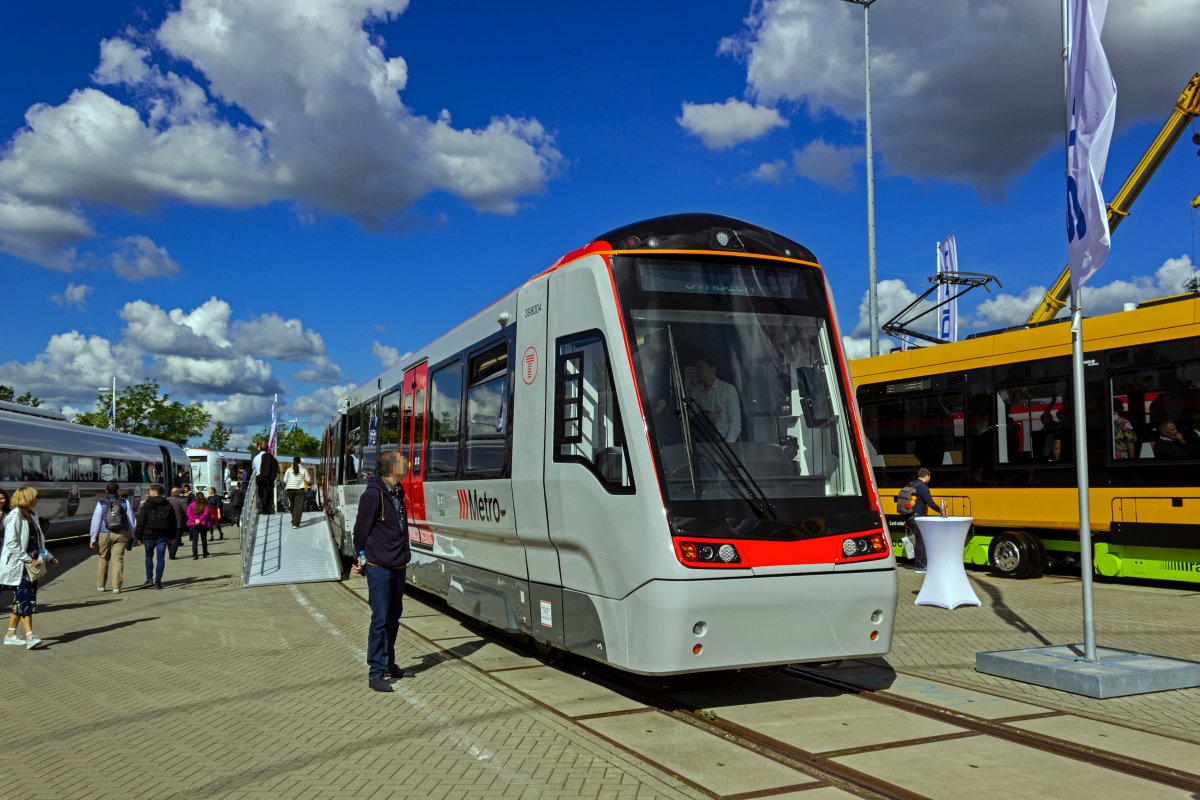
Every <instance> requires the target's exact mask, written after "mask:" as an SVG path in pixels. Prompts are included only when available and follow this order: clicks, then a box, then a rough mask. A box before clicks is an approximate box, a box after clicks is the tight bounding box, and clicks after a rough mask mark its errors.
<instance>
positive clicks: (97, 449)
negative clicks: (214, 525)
mask: <svg viewBox="0 0 1200 800" xmlns="http://www.w3.org/2000/svg"><path fill="white" fill-rule="evenodd" d="M0 444H3V445H4V446H7V447H16V448H19V449H23V450H45V451H48V452H53V453H70V454H75V455H83V456H87V455H101V454H103V455H108V456H127V457H129V458H145V457H147V456H156V455H161V454H160V453H159V450H158V448H160V447H165V448H167V449H168V450H170V451H173V454H174V455H178V454H179V453H180V452H182V450H183V448H182V447H180V446H179V445H178V444H176V443H175V442H168V441H165V440H163V439H152V438H150V437H148V436H138V435H136V434H132V433H121V432H119V431H110V430H106V429H104V428H93V427H92V426H90V425H80V424H79V423H77V422H67V421H64V420H56V419H44V418H42V417H34V416H30V415H28V414H21V413H14V412H11V411H6V410H2V409H0Z"/></svg>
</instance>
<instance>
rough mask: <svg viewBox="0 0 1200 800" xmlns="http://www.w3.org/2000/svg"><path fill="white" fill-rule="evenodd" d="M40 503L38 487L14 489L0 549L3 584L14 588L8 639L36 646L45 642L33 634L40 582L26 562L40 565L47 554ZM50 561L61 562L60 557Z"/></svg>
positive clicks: (26, 645) (1, 583)
mask: <svg viewBox="0 0 1200 800" xmlns="http://www.w3.org/2000/svg"><path fill="white" fill-rule="evenodd" d="M36 505H37V489H33V488H30V487H28V486H22V487H21V488H20V489H17V490H16V491H15V492H13V496H12V506H13V509H12V511H10V512H9V513H8V516H7V517H5V519H4V548H3V549H2V550H0V586H6V587H9V588H12V589H13V590H14V594H15V597H14V598H13V606H12V614H11V615H10V616H9V618H8V630H7V631H6V632H5V634H4V643H5V644H11V645H25V649H26V650H32V649H33V648H35V647H37V646H38V645H40V644H41V643H42V640H41V639H39V638H38V637H36V636H34V635H33V612H34V611H35V610H36V609H37V583H36V582H32V581H30V580H29V575H28V574H27V573H26V572H25V565H26V564H35V565H40V564H41V562H42V558H43V557H44V556H45V555H47V551H46V537H45V536H44V535H43V534H42V526H41V523H40V522H39V521H38V516H37V514H36V513H35V512H34V510H33V507H34V506H36ZM50 563H51V564H52V565H54V566H58V559H57V558H53V557H51V558H50ZM17 623H21V624H22V625H23V627H24V628H25V638H23V639H22V638H20V637H18V636H17Z"/></svg>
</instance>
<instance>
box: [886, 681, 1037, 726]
mask: <svg viewBox="0 0 1200 800" xmlns="http://www.w3.org/2000/svg"><path fill="white" fill-rule="evenodd" d="M888 692H889V693H890V694H896V695H899V696H901V697H907V698H909V699H911V700H920V701H921V702H923V703H928V704H929V705H932V706H936V707H938V708H945V709H950V710H952V711H959V712H961V713H963V714H971V715H972V716H976V717H981V718H983V719H1004V718H1006V717H1020V716H1024V715H1026V714H1040V713H1044V712H1046V711H1047V710H1048V709H1047V708H1046V707H1045V706H1036V705H1032V704H1030V703H1022V702H1020V701H1018V700H1010V699H1008V698H1006V697H997V696H996V695H994V694H985V693H984V692H977V691H974V690H973V689H963V688H960V687H958V686H953V685H951V684H948V683H942V682H940V681H934V680H929V679H927V678H919V677H916V676H914V675H905V674H903V673H900V674H898V675H897V676H896V680H895V682H894V683H892V685H891V687H890V688H889V689H888Z"/></svg>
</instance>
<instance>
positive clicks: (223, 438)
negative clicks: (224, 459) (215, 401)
mask: <svg viewBox="0 0 1200 800" xmlns="http://www.w3.org/2000/svg"><path fill="white" fill-rule="evenodd" d="M231 436H233V428H230V427H229V426H227V425H226V424H225V423H224V422H221V421H220V420H217V424H216V425H215V426H214V427H213V429H212V432H210V433H209V434H208V441H207V442H205V443H204V444H202V445H200V446H201V447H207V448H208V449H209V450H224V449H226V448H227V447H229V437H231Z"/></svg>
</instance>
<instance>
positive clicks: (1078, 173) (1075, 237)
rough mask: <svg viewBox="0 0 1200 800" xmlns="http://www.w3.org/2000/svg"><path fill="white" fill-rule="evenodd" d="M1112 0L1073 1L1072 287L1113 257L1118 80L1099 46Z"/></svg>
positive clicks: (1069, 217)
mask: <svg viewBox="0 0 1200 800" xmlns="http://www.w3.org/2000/svg"><path fill="white" fill-rule="evenodd" d="M1107 11H1108V0H1071V27H1070V32H1071V40H1070V59H1069V61H1068V64H1067V74H1068V78H1067V103H1068V106H1067V107H1068V108H1069V109H1070V112H1071V113H1070V118H1069V119H1070V122H1069V126H1070V130H1069V131H1068V134H1067V255H1068V260H1069V261H1070V263H1071V291H1072V292H1075V291H1078V290H1079V287H1080V286H1083V284H1084V283H1085V282H1086V281H1087V279H1088V278H1090V277H1092V275H1093V273H1095V272H1096V270H1098V269H1100V267H1101V266H1102V265H1103V264H1104V260H1105V259H1106V258H1108V250H1109V246H1110V239H1109V232H1108V212H1107V210H1106V209H1105V207H1104V195H1102V194H1101V193H1100V182H1101V181H1102V180H1103V179H1104V165H1105V163H1106V162H1107V161H1108V145H1109V142H1111V141H1112V132H1113V123H1114V121H1115V118H1116V114H1117V84H1116V82H1115V81H1114V80H1113V76H1112V71H1111V70H1110V69H1109V68H1108V57H1107V56H1105V54H1104V47H1103V45H1101V44H1100V29H1101V28H1103V27H1104V15H1105V14H1106V13H1107Z"/></svg>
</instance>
